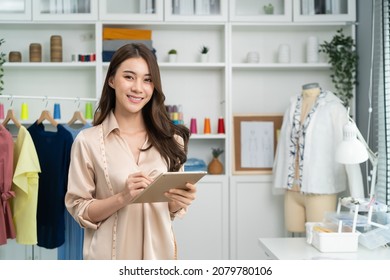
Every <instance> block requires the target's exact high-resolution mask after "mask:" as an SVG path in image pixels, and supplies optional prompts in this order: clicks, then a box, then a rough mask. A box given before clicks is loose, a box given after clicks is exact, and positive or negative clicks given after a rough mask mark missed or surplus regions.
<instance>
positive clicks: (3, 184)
mask: <svg viewBox="0 0 390 280" xmlns="http://www.w3.org/2000/svg"><path fill="white" fill-rule="evenodd" d="M13 144H14V142H13V138H12V135H11V133H10V132H9V131H8V130H7V129H6V128H5V127H4V126H3V125H2V124H0V202H1V203H0V245H3V244H6V243H7V239H15V237H16V232H15V226H14V223H13V220H12V212H11V206H10V199H11V198H13V197H15V193H14V192H13V191H12V190H11V184H12V174H13Z"/></svg>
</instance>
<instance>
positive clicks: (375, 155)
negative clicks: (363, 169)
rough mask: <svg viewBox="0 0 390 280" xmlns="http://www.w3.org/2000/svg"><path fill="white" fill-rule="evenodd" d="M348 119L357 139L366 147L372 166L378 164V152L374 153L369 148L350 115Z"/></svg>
mask: <svg viewBox="0 0 390 280" xmlns="http://www.w3.org/2000/svg"><path fill="white" fill-rule="evenodd" d="M349 120H350V121H351V122H352V123H353V124H354V125H355V127H356V136H357V138H358V139H359V141H360V142H362V143H363V145H364V147H366V150H367V152H368V158H369V159H370V162H371V164H372V165H373V166H376V165H378V153H374V152H373V151H372V150H371V148H370V146H368V144H367V142H366V140H365V139H364V137H363V135H362V134H361V132H360V130H359V129H358V128H357V125H356V123H355V121H354V120H353V119H352V118H351V117H349Z"/></svg>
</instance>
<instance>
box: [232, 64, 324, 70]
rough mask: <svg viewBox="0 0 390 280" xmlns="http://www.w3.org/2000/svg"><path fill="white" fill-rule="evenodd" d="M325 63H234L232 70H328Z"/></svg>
mask: <svg viewBox="0 0 390 280" xmlns="http://www.w3.org/2000/svg"><path fill="white" fill-rule="evenodd" d="M330 67H331V66H330V65H329V64H327V63H279V64H278V63H257V64H255V63H236V64H233V65H232V68H233V70H286V69H291V70H299V69H301V70H329V69H330Z"/></svg>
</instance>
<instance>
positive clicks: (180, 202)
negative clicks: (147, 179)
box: [165, 183, 196, 213]
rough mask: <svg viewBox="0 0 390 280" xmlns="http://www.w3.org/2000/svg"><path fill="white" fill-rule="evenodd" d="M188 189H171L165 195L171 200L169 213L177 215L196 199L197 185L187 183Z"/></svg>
mask: <svg viewBox="0 0 390 280" xmlns="http://www.w3.org/2000/svg"><path fill="white" fill-rule="evenodd" d="M186 187H187V189H186V190H183V189H170V190H169V191H168V192H167V193H166V194H165V195H166V196H167V197H168V198H170V199H171V201H170V202H169V203H168V207H169V211H170V212H171V213H175V212H177V211H179V210H180V209H182V208H187V207H188V206H190V205H191V203H192V201H194V200H195V198H196V185H194V184H191V183H187V184H186Z"/></svg>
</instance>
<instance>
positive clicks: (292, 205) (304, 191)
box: [273, 83, 363, 233]
mask: <svg viewBox="0 0 390 280" xmlns="http://www.w3.org/2000/svg"><path fill="white" fill-rule="evenodd" d="M347 121H348V119H347V112H346V109H345V108H344V106H343V105H342V104H341V101H340V100H339V99H338V98H337V97H336V96H335V95H334V94H333V93H331V92H328V91H323V90H322V89H321V87H320V86H319V84H318V83H310V84H305V85H303V86H302V92H301V94H299V95H297V96H295V97H294V98H293V99H292V100H291V104H290V107H289V109H288V110H287V112H286V113H285V116H284V119H283V124H282V129H281V136H280V140H279V141H278V147H277V152H276V155H275V162H274V169H273V175H274V187H275V189H279V190H280V189H283V190H284V194H285V198H284V203H285V204H284V211H285V226H286V229H287V231H289V232H292V233H303V232H305V231H306V229H305V223H306V222H320V221H322V220H323V219H324V215H325V212H331V211H335V210H336V205H337V197H338V193H340V192H342V191H344V190H346V185H347V182H348V181H347V175H348V174H347V173H348V172H349V171H348V169H351V170H353V173H354V174H355V175H356V172H361V171H360V167H359V166H358V165H357V166H355V167H350V168H348V169H347V168H346V167H345V166H344V165H342V164H339V163H337V162H336V161H335V159H334V156H335V149H336V146H337V144H338V143H339V141H341V139H342V128H343V125H344V124H345V123H347ZM351 172H352V171H351ZM360 176H361V173H360ZM362 182H363V181H361V184H359V182H354V188H358V189H361V191H360V190H358V191H355V190H354V194H357V195H362V194H363V185H362ZM349 183H350V184H351V182H349Z"/></svg>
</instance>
